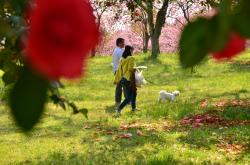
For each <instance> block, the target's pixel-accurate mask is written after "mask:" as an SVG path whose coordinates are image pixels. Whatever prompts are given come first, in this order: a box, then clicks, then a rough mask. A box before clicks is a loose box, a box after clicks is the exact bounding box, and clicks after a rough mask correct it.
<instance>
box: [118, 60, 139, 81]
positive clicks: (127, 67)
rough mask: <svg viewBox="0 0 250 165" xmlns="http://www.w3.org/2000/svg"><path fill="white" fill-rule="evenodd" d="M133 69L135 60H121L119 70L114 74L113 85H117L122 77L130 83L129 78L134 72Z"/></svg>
mask: <svg viewBox="0 0 250 165" xmlns="http://www.w3.org/2000/svg"><path fill="white" fill-rule="evenodd" d="M134 68H135V58H134V57H132V56H128V57H127V58H123V57H122V58H121V61H120V65H119V68H118V70H117V72H116V74H115V81H114V83H115V84H117V83H119V82H120V81H121V79H122V77H124V78H125V79H126V80H128V81H130V80H131V76H132V74H133V72H134Z"/></svg>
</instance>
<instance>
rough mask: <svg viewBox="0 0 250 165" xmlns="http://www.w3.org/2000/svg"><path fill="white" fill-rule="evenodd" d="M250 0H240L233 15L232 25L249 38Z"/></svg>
mask: <svg viewBox="0 0 250 165" xmlns="http://www.w3.org/2000/svg"><path fill="white" fill-rule="evenodd" d="M249 16H250V1H248V0H240V1H239V5H238V6H237V7H236V10H235V13H234V15H233V27H234V28H235V30H236V31H237V32H239V33H240V34H241V35H242V36H245V37H247V38H250V19H249Z"/></svg>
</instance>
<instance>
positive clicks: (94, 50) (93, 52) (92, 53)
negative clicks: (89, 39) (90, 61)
mask: <svg viewBox="0 0 250 165" xmlns="http://www.w3.org/2000/svg"><path fill="white" fill-rule="evenodd" d="M95 54H96V49H95V48H93V49H92V50H91V58H93V57H95Z"/></svg>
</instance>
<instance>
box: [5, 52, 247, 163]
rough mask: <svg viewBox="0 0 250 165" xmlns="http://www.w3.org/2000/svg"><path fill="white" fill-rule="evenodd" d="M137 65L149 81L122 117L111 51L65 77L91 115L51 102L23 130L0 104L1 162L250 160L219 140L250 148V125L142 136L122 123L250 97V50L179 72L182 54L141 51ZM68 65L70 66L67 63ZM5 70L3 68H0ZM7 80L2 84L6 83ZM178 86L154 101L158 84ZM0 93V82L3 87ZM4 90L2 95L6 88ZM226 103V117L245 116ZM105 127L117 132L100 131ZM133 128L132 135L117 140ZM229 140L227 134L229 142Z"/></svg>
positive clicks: (169, 119)
mask: <svg viewBox="0 0 250 165" xmlns="http://www.w3.org/2000/svg"><path fill="white" fill-rule="evenodd" d="M136 60H137V65H145V66H148V69H147V70H145V71H144V76H145V78H146V79H147V80H148V84H147V85H146V86H144V87H143V88H140V89H138V102H137V105H138V109H140V111H138V112H136V113H135V114H132V113H131V112H130V107H129V106H128V107H126V108H125V109H124V111H122V117H121V118H118V119H116V118H113V112H114V107H113V104H114V85H113V79H114V76H113V73H112V68H111V57H96V58H94V59H90V62H89V64H88V66H89V67H88V68H87V72H86V73H85V77H84V78H82V79H79V80H76V81H73V82H72V81H66V80H63V83H64V84H65V86H66V88H65V89H62V90H61V92H62V94H63V95H64V96H65V97H67V98H68V99H71V100H73V101H75V102H76V104H77V105H78V106H79V107H84V108H87V109H88V110H89V120H87V119H85V118H84V117H83V116H82V115H73V114H71V111H70V110H68V111H63V110H62V109H60V108H59V107H56V106H55V105H53V104H51V103H49V104H48V105H47V108H46V111H45V114H44V115H43V118H42V120H41V122H40V123H39V124H38V125H37V126H36V128H35V129H34V131H33V132H32V133H31V134H30V135H29V136H26V135H24V134H22V133H21V132H20V130H19V129H18V128H17V127H16V126H15V125H14V124H13V120H12V117H11V115H10V114H9V109H8V108H7V107H6V106H5V105H4V104H2V105H1V106H0V108H1V109H0V164H216V163H217V164H247V163H249V162H250V154H249V152H248V151H249V150H247V151H244V152H242V153H241V154H238V155H234V154H231V153H227V152H224V151H221V150H220V149H219V147H218V144H219V143H221V141H223V140H224V139H228V137H231V140H232V143H237V142H240V143H246V145H248V146H249V141H250V127H249V126H239V127H229V128H199V129H193V128H186V129H179V128H176V129H175V128H173V129H170V130H163V129H160V128H159V130H155V131H152V130H147V129H146V128H141V131H142V132H143V133H144V136H138V135H137V134H136V132H137V129H135V128H134V129H129V130H120V129H119V126H120V125H121V124H128V123H135V122H136V123H141V124H149V123H155V124H158V126H163V123H167V124H169V127H173V126H175V125H176V124H177V123H178V122H179V120H180V119H182V118H183V117H185V116H188V115H191V114H196V113H203V112H204V110H203V109H201V108H200V106H199V104H200V101H201V100H203V99H208V100H209V101H211V102H212V101H217V100H221V99H249V97H250V93H249V92H250V83H249V82H250V72H249V70H250V64H249V65H248V64H245V63H243V62H244V61H250V53H246V54H245V55H244V56H240V57H239V58H237V59H236V60H235V61H234V62H227V63H215V62H214V61H212V60H209V61H206V62H204V64H203V65H200V66H198V67H196V68H195V70H196V72H195V73H190V70H182V69H181V67H180V65H179V62H178V56H177V55H175V54H169V55H168V54H166V55H161V56H160V58H159V60H155V61H152V60H148V57H146V56H145V55H138V56H136ZM69 67H70V66H69ZM0 74H1V73H0ZM1 86H2V85H1ZM163 89H164V90H168V91H173V90H179V91H180V92H181V95H180V96H179V97H178V98H177V100H176V101H175V102H173V103H169V102H167V103H162V104H159V103H158V102H157V99H158V93H159V91H160V90H163ZM1 91H2V92H3V90H2V87H1ZM1 95H2V93H1ZM237 110H238V109H237ZM237 110H236V109H232V108H231V109H230V108H229V109H227V110H226V111H225V112H222V114H221V115H222V116H223V117H225V118H227V119H248V120H249V111H248V109H246V110H245V109H243V110H244V111H241V109H239V111H240V112H239V113H237ZM103 130H108V131H111V132H112V133H113V134H112V135H108V134H105V133H103V132H102V131H103ZM123 133H132V135H133V136H132V138H131V139H116V137H117V136H118V135H120V134H123ZM224 141H226V140H224Z"/></svg>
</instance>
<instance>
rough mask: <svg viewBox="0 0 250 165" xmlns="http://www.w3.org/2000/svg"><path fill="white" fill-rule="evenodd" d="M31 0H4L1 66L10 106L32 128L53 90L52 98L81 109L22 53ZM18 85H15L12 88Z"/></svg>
mask: <svg viewBox="0 0 250 165" xmlns="http://www.w3.org/2000/svg"><path fill="white" fill-rule="evenodd" d="M29 5H30V4H29V1H28V0H21V1H20V0H10V1H5V0H4V1H3V0H1V1H0V25H1V26H0V70H2V71H3V72H4V73H3V75H2V77H1V78H2V81H3V83H4V85H5V89H4V90H3V91H4V92H6V94H3V95H2V96H3V97H4V98H2V99H5V100H9V99H8V98H6V95H8V94H9V93H11V94H10V96H11V97H10V108H11V110H12V114H13V116H14V119H15V120H16V122H17V124H18V125H19V126H20V127H21V128H22V129H23V130H24V131H29V130H31V128H32V127H33V126H34V125H35V124H36V123H37V122H38V121H39V118H40V117H41V115H42V113H43V109H44V106H45V103H46V102H47V101H48V99H47V97H48V96H47V95H48V94H50V95H51V97H49V98H51V100H52V101H53V102H54V103H55V104H58V105H60V106H61V107H62V108H63V109H66V106H65V104H67V105H68V106H69V107H70V108H72V110H73V113H75V114H76V113H79V112H83V115H84V116H87V111H86V110H85V111H82V110H81V111H80V110H79V108H78V107H77V106H76V105H75V103H74V102H72V101H69V100H67V99H61V100H56V99H58V98H62V97H61V95H60V92H59V89H58V88H60V87H52V84H50V83H49V82H48V80H45V79H44V78H43V77H41V76H40V75H37V74H35V73H33V72H32V71H31V70H29V69H27V68H28V66H27V64H26V63H25V62H24V59H23V56H22V47H21V45H22V44H23V43H22V40H23V39H24V35H25V33H27V29H28V26H29V24H28V23H29V21H28V20H27V18H26V17H25V14H27V13H26V12H27V11H26V9H28V8H29V7H30V6H29ZM13 86H14V88H12V87H13Z"/></svg>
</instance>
